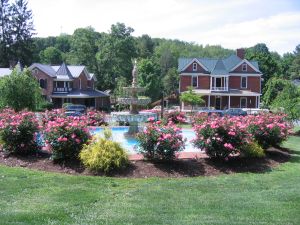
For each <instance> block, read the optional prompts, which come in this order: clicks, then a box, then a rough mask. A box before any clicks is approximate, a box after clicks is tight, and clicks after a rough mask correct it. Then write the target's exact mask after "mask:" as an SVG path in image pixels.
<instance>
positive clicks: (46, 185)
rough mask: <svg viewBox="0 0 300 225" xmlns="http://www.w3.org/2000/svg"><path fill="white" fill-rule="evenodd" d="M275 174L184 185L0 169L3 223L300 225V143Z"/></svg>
mask: <svg viewBox="0 0 300 225" xmlns="http://www.w3.org/2000/svg"><path fill="white" fill-rule="evenodd" d="M284 147H286V148H289V149H291V150H292V153H293V157H292V159H291V161H290V162H288V163H285V164H283V165H281V166H279V167H277V168H275V169H273V170H272V171H268V172H266V173H262V174H253V173H241V174H233V175H222V176H217V177H198V178H182V179H159V178H149V179H118V178H105V177H86V176H71V175H64V174H56V173H47V172H38V171H32V170H28V169H23V168H9V167H5V166H0V196H1V198H0V209H1V210H0V224H39V225H40V224H59V225H62V224H114V225H115V224H180V225H182V224H284V225H286V224H300V213H299V212H300V137H295V136H293V137H290V138H289V140H288V141H287V142H286V143H284Z"/></svg>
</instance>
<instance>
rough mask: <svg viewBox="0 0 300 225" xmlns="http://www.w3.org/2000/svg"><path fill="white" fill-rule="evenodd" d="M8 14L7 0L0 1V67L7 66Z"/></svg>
mask: <svg viewBox="0 0 300 225" xmlns="http://www.w3.org/2000/svg"><path fill="white" fill-rule="evenodd" d="M10 13H11V11H10V6H9V4H8V0H0V67H7V66H8V65H9V62H8V61H9V49H8V46H9V45H10V44H11V43H12V38H11V24H10V19H9V17H10Z"/></svg>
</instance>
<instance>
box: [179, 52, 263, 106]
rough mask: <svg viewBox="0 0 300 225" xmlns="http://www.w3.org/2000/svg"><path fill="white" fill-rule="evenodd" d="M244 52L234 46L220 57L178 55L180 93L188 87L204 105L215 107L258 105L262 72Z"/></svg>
mask: <svg viewBox="0 0 300 225" xmlns="http://www.w3.org/2000/svg"><path fill="white" fill-rule="evenodd" d="M244 55H245V51H244V49H237V52H236V55H231V56H229V57H227V58H224V59H207V58H179V60H178V71H179V75H180V82H179V91H180V93H182V92H184V91H186V90H187V88H188V87H192V88H193V89H194V91H195V92H196V93H198V94H200V95H202V96H203V99H204V100H205V106H206V107H214V108H215V109H221V110H223V109H228V108H259V103H260V96H261V76H262V73H261V72H260V70H259V67H258V63H257V62H256V61H249V60H247V59H245V58H244ZM183 106H184V105H183Z"/></svg>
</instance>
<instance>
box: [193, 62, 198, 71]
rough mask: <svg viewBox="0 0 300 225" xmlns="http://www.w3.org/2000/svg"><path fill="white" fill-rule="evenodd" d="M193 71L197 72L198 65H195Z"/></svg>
mask: <svg viewBox="0 0 300 225" xmlns="http://www.w3.org/2000/svg"><path fill="white" fill-rule="evenodd" d="M193 71H197V63H193Z"/></svg>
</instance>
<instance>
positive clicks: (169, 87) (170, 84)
mask: <svg viewBox="0 0 300 225" xmlns="http://www.w3.org/2000/svg"><path fill="white" fill-rule="evenodd" d="M163 86H164V90H165V92H166V93H167V94H172V93H174V92H176V91H177V90H178V87H179V74H178V72H177V70H176V68H171V69H169V70H168V72H167V74H166V75H165V76H164V78H163Z"/></svg>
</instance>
